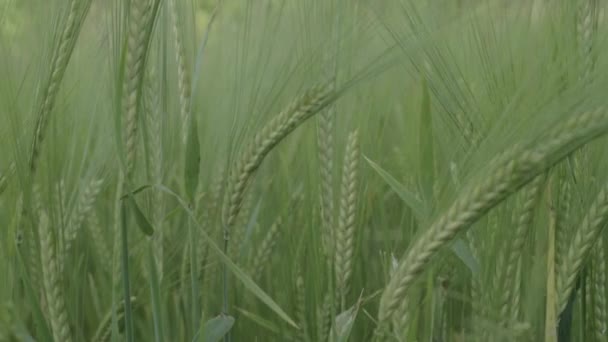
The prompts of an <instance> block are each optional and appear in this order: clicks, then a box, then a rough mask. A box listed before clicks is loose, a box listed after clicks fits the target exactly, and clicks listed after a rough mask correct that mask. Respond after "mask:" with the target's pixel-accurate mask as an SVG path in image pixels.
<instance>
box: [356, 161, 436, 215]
mask: <svg viewBox="0 0 608 342" xmlns="http://www.w3.org/2000/svg"><path fill="white" fill-rule="evenodd" d="M363 158H365V160H366V161H367V162H368V163H369V165H370V166H371V167H372V168H373V169H374V170H375V171H376V172H377V173H378V174H379V175H380V177H382V179H383V180H384V181H385V182H386V183H387V184H388V185H389V186H390V187H391V188H392V189H393V191H395V192H396V193H397V195H399V197H400V198H401V199H402V200H403V201H404V202H405V204H407V205H408V206H409V207H410V209H412V211H413V212H414V215H415V216H416V218H417V219H418V220H420V221H425V220H427V219H428V210H427V209H426V207H425V205H424V203H423V202H422V201H421V200H420V199H418V197H417V196H416V194H414V193H412V192H411V191H409V190H408V189H406V188H405V186H404V185H403V184H401V183H399V181H398V180H396V179H395V178H394V177H393V176H391V174H389V173H388V172H386V171H385V170H384V169H383V168H382V167H380V165H378V164H376V163H374V162H373V161H372V160H371V159H369V158H367V156H363Z"/></svg>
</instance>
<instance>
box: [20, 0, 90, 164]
mask: <svg viewBox="0 0 608 342" xmlns="http://www.w3.org/2000/svg"><path fill="white" fill-rule="evenodd" d="M90 5H91V0H84V1H81V0H71V1H70V4H69V8H70V9H69V12H68V16H67V20H66V23H65V26H64V28H63V31H62V32H61V36H60V38H59V43H58V46H57V48H56V49H55V51H53V57H51V73H50V76H49V79H48V81H47V82H48V83H47V84H46V87H45V89H44V90H43V93H42V94H43V95H42V101H41V103H40V105H39V107H38V117H37V118H36V128H35V131H34V139H33V142H32V149H31V154H30V170H31V171H32V173H34V172H36V165H37V160H38V155H39V152H40V146H41V144H42V141H43V140H44V134H45V131H46V126H47V125H48V121H49V115H50V114H51V111H52V110H53V107H54V106H55V98H56V96H57V92H58V91H59V86H60V85H61V81H62V80H63V76H64V74H65V70H66V69H67V66H68V63H69V62H70V57H71V56H72V52H73V51H74V46H75V45H76V40H77V39H78V34H79V33H80V29H81V27H82V23H83V22H84V19H85V17H86V15H87V13H88V11H89V8H90Z"/></svg>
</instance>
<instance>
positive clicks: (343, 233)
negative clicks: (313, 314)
mask: <svg viewBox="0 0 608 342" xmlns="http://www.w3.org/2000/svg"><path fill="white" fill-rule="evenodd" d="M358 173H359V133H358V131H356V130H355V131H353V132H352V133H350V134H349V136H348V139H347V143H346V154H345V156H344V166H343V172H342V190H341V191H340V198H341V200H340V217H339V218H340V219H339V222H338V229H337V231H336V234H335V237H336V239H335V244H336V251H335V270H336V288H337V291H338V293H339V294H340V296H341V299H342V309H344V306H345V297H346V294H347V293H348V288H349V281H350V276H351V273H352V259H353V250H354V239H355V216H356V215H355V214H356V209H357V197H358V191H357V190H358V185H359V184H358V183H359V179H358V178H359V177H358Z"/></svg>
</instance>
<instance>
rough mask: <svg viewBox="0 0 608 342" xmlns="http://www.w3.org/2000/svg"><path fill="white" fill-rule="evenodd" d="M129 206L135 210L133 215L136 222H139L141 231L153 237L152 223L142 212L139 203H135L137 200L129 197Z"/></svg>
mask: <svg viewBox="0 0 608 342" xmlns="http://www.w3.org/2000/svg"><path fill="white" fill-rule="evenodd" d="M129 204H130V206H131V208H133V213H134V214H135V221H136V222H137V226H138V227H139V228H140V229H141V231H142V232H143V233H144V234H145V235H147V236H152V234H154V227H153V226H152V223H150V221H149V220H148V218H147V217H146V215H144V213H143V212H142V211H141V209H140V208H139V206H138V205H137V202H135V198H133V196H130V197H129Z"/></svg>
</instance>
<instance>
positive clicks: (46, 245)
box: [39, 212, 72, 342]
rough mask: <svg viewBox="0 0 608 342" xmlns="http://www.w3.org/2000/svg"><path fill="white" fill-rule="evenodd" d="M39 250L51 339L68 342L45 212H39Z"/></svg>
mask: <svg viewBox="0 0 608 342" xmlns="http://www.w3.org/2000/svg"><path fill="white" fill-rule="evenodd" d="M39 231H40V250H41V260H42V274H43V277H42V278H43V280H44V290H45V293H46V300H47V303H48V309H49V316H50V320H51V328H52V331H53V339H54V340H55V341H65V342H69V341H71V340H72V336H71V333H70V326H69V324H68V314H67V311H66V308H65V302H64V296H63V290H62V288H61V281H60V278H59V276H60V273H59V266H58V264H57V258H56V253H55V242H54V239H53V233H52V231H51V228H50V225H49V219H48V217H47V216H46V213H44V212H41V213H40V223H39Z"/></svg>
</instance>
